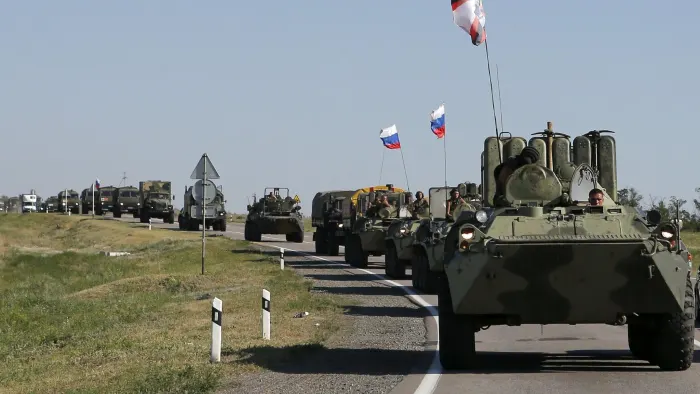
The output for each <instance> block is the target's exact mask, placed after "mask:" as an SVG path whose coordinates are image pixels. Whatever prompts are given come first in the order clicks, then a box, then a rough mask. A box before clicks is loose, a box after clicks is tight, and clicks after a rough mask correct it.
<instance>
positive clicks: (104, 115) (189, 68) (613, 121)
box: [0, 0, 700, 215]
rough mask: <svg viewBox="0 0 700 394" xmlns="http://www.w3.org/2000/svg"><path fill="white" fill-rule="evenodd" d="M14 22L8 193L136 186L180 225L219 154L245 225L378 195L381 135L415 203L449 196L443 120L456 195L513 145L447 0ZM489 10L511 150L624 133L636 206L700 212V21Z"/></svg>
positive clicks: (604, 11) (6, 84)
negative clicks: (250, 219) (527, 141)
mask: <svg viewBox="0 0 700 394" xmlns="http://www.w3.org/2000/svg"><path fill="white" fill-rule="evenodd" d="M0 4H2V13H1V14H0V48H1V49H0V50H1V51H2V57H1V58H0V59H1V61H0V130H1V131H0V132H1V136H2V141H1V145H0V165H1V166H2V169H3V170H2V176H1V177H0V180H1V181H0V193H5V194H10V195H17V194H19V193H23V192H28V191H29V189H30V188H34V189H36V190H37V192H38V193H39V194H40V195H41V196H43V197H48V196H49V195H55V194H56V193H57V192H58V191H59V190H62V189H63V188H66V187H68V188H74V189H76V190H78V191H80V190H82V189H83V188H85V187H89V185H90V184H91V182H92V181H93V179H94V178H95V177H99V179H100V180H101V181H102V184H103V185H109V184H115V185H116V184H118V183H119V182H120V179H121V176H122V172H124V171H125V172H126V173H127V177H128V182H129V183H131V184H135V185H138V181H139V180H147V179H163V180H171V181H172V182H173V185H174V189H175V191H176V200H175V202H176V205H177V206H181V204H182V192H183V190H184V187H185V186H186V185H191V184H192V182H193V181H191V180H190V179H189V175H190V173H191V172H192V169H193V168H194V166H195V165H196V163H197V161H198V159H199V157H200V156H201V155H202V153H204V152H206V153H208V154H209V156H210V158H211V160H212V162H213V163H214V165H215V166H216V168H217V170H218V171H219V173H220V175H221V180H220V181H219V183H220V184H222V185H223V188H224V192H225V193H226V196H227V200H228V206H227V208H228V209H229V210H231V211H236V212H245V206H246V196H249V195H251V194H252V193H253V192H257V194H258V196H259V195H260V194H262V190H263V188H264V187H266V186H282V187H289V188H290V189H291V191H292V195H293V194H294V193H298V194H299V195H300V197H301V199H302V207H303V210H302V211H303V212H304V213H305V214H307V215H308V214H310V213H311V209H310V202H311V199H312V198H313V196H314V194H315V193H316V192H317V191H321V190H329V189H346V188H359V187H364V186H369V185H374V184H377V183H378V181H379V175H380V174H379V168H380V164H381V158H382V152H383V150H384V148H383V146H382V145H381V141H380V139H379V130H380V128H382V127H387V126H390V125H391V124H394V123H395V124H396V125H397V127H398V130H399V135H400V139H401V142H402V145H403V147H404V149H403V154H404V157H405V160H406V166H407V169H408V177H409V182H410V183H409V185H410V188H411V190H412V191H416V190H417V189H422V190H427V189H428V188H429V187H431V186H439V185H441V184H443V182H444V175H443V144H442V141H440V140H437V139H436V138H435V137H434V136H433V134H432V133H431V131H430V127H429V113H430V111H432V110H433V109H435V108H437V106H438V105H439V104H440V103H441V102H444V103H445V105H446V120H447V137H446V138H447V139H446V141H447V152H448V166H449V169H448V182H449V183H451V184H456V183H457V182H460V181H464V180H471V181H474V182H476V183H478V182H479V163H480V159H479V155H480V152H481V150H482V147H483V140H484V138H486V137H487V136H489V135H492V134H493V133H494V125H493V114H492V111H491V101H490V95H489V82H488V74H487V69H486V59H485V51H484V46H483V45H482V46H479V47H475V46H473V45H472V44H471V42H470V40H469V36H468V35H467V34H466V33H465V32H463V31H462V30H461V29H459V28H458V27H457V26H455V25H454V24H453V22H452V11H451V8H450V6H449V2H448V1H447V0H441V1H418V0H414V1H406V0H403V1H399V0H374V1H369V0H356V1H319V0H304V1H296V2H286V1H278V2H265V1H241V0H228V1H224V0H219V1H214V0H210V1H175V0H169V1H165V0H160V1H156V0H152V1H136V0H131V1H118V2H116V1H113V2H106V1H74V0H62V1H48V0H43V1H40V0H36V1H16V0H15V1H9V0H2V1H0ZM661 4H664V5H663V6H662V5H661ZM484 8H485V11H486V15H487V16H486V26H487V32H488V38H489V50H490V55H491V61H492V64H493V68H492V71H494V73H495V65H496V64H498V67H499V72H500V82H501V91H502V100H503V122H504V126H505V127H504V128H505V131H508V132H510V133H512V134H513V135H523V136H529V134H530V133H534V132H538V131H541V130H542V129H544V128H545V126H546V122H547V121H552V122H553V123H554V127H555V129H556V130H557V131H560V132H564V133H567V134H571V135H578V134H582V133H585V132H587V131H589V130H593V129H611V130H614V131H616V132H617V133H616V134H615V138H616V139H617V143H618V150H617V153H618V156H617V160H618V180H619V182H620V187H624V186H628V185H632V186H635V187H637V188H639V189H640V190H641V191H642V192H643V193H644V195H645V196H647V195H648V194H653V195H655V196H670V195H677V196H683V197H685V198H686V199H688V200H689V201H690V200H691V199H692V198H693V197H695V193H694V188H695V187H696V186H700V176H698V172H697V169H698V165H697V159H696V154H697V152H698V148H699V147H700V136H698V126H697V124H698V120H697V111H698V108H699V107H700V99H699V98H698V92H700V78H698V70H700V45H699V44H698V37H700V32H699V30H700V24H698V22H697V17H698V15H700V5H699V4H698V3H697V2H693V1H683V2H665V3H660V2H658V1H651V0H637V1H629V0H624V1H623V0H611V1H607V2H597V3H596V2H585V1H561V0H556V1H555V0H542V1H537V2H524V1H507V2H505V1H496V0H493V1H489V0H486V1H485V2H484ZM693 26H696V27H693ZM494 83H495V75H494ZM385 154H386V161H385V163H384V174H383V176H382V178H381V181H382V183H386V182H392V183H394V184H395V185H397V186H405V183H406V181H405V177H404V173H403V168H402V166H401V154H400V152H399V151H388V150H387V151H386V152H385ZM691 206H692V203H689V204H688V205H687V206H686V208H691Z"/></svg>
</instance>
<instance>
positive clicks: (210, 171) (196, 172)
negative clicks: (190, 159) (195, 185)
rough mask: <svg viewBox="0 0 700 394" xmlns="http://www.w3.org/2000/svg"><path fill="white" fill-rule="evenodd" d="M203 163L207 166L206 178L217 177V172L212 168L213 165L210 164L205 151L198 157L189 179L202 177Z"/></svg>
mask: <svg viewBox="0 0 700 394" xmlns="http://www.w3.org/2000/svg"><path fill="white" fill-rule="evenodd" d="M205 163H206V168H207V177H206V179H219V173H218V172H216V168H214V165H213V164H211V160H209V156H207V154H206V153H205V154H203V155H202V158H201V159H199V163H197V167H195V168H194V171H192V175H190V179H204V167H205V166H204V164H205Z"/></svg>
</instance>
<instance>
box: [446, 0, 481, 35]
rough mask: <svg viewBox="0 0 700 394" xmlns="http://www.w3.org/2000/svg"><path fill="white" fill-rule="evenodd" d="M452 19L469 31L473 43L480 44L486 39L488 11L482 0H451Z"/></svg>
mask: <svg viewBox="0 0 700 394" xmlns="http://www.w3.org/2000/svg"><path fill="white" fill-rule="evenodd" d="M451 1H452V19H453V20H454V22H455V24H456V25H457V26H459V27H461V28H462V29H463V30H464V31H466V32H467V33H469V35H470V36H471V37H472V44H474V45H476V46H478V45H479V44H481V43H483V42H484V41H486V30H484V26H485V25H486V13H484V6H483V4H482V1H481V0H451Z"/></svg>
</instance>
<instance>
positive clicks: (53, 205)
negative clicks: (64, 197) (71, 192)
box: [41, 196, 58, 213]
mask: <svg viewBox="0 0 700 394" xmlns="http://www.w3.org/2000/svg"><path fill="white" fill-rule="evenodd" d="M57 210H58V197H56V196H51V197H49V198H47V199H46V201H44V202H42V203H41V211H42V212H46V213H49V212H56V211H57Z"/></svg>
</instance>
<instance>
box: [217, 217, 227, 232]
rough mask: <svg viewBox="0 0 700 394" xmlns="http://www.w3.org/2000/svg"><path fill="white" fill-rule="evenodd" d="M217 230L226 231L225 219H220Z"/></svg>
mask: <svg viewBox="0 0 700 394" xmlns="http://www.w3.org/2000/svg"><path fill="white" fill-rule="evenodd" d="M219 231H226V219H225V218H224V219H221V221H220V222H219Z"/></svg>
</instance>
